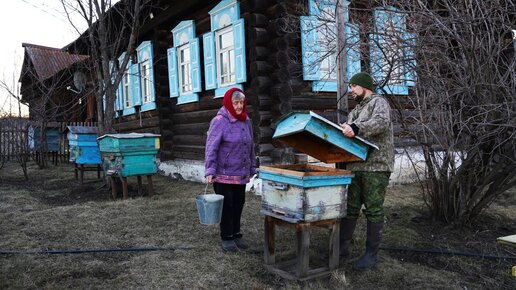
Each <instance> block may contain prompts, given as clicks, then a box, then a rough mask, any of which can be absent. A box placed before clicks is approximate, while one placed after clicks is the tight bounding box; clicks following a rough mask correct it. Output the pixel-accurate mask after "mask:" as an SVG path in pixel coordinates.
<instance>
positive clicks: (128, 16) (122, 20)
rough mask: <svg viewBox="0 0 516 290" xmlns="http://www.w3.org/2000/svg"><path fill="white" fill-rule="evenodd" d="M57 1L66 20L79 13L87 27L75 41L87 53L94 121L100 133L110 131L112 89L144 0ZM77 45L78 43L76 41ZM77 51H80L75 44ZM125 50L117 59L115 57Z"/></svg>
mask: <svg viewBox="0 0 516 290" xmlns="http://www.w3.org/2000/svg"><path fill="white" fill-rule="evenodd" d="M115 2H117V1H111V0H61V3H62V5H63V8H64V10H65V12H66V13H67V15H68V18H69V20H70V23H71V24H72V25H73V26H74V27H76V26H75V24H74V23H73V21H72V20H71V19H72V18H71V15H72V14H74V13H75V14H79V15H80V16H81V18H82V19H83V20H84V21H85V22H86V24H87V26H88V29H87V31H86V32H85V33H84V34H83V35H82V36H81V38H79V39H78V41H77V42H76V44H77V43H79V42H80V41H81V39H83V41H84V43H83V45H85V46H86V47H87V52H86V53H87V54H88V55H90V56H91V65H92V68H91V71H92V72H93V75H92V79H93V82H94V86H93V87H94V91H95V99H96V104H97V108H98V110H97V113H98V114H97V121H98V123H99V131H100V133H101V134H104V133H108V132H113V131H114V129H113V126H112V125H113V124H112V122H113V119H114V114H115V107H114V104H115V100H116V91H117V88H118V85H119V83H120V81H121V80H122V78H123V75H124V72H125V70H126V68H127V67H128V64H129V62H130V61H131V55H132V54H133V52H134V50H135V44H136V40H137V36H138V31H139V28H140V26H141V23H142V22H143V21H144V20H145V18H144V13H143V12H144V10H145V7H147V6H148V4H145V3H147V2H148V1H142V0H123V1H120V2H118V3H115ZM78 32H79V31H78ZM78 45H80V44H78ZM76 49H77V50H81V49H82V50H84V47H83V48H80V47H77V48H76ZM123 52H125V57H124V58H123V60H122V61H121V62H114V65H113V63H111V64H110V61H112V60H115V59H117V58H118V56H119V55H121V54H122V53H123Z"/></svg>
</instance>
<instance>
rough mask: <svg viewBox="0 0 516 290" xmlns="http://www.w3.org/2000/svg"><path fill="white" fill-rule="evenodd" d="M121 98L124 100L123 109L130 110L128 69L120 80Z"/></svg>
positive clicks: (130, 97) (129, 76) (131, 102)
mask: <svg viewBox="0 0 516 290" xmlns="http://www.w3.org/2000/svg"><path fill="white" fill-rule="evenodd" d="M122 96H123V99H124V108H130V107H132V106H133V100H132V94H131V75H130V72H129V70H128V69H126V70H125V72H124V76H123V78H122Z"/></svg>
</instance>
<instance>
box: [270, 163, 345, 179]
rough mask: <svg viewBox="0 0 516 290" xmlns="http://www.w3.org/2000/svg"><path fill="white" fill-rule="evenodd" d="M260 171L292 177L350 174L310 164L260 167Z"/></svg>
mask: <svg viewBox="0 0 516 290" xmlns="http://www.w3.org/2000/svg"><path fill="white" fill-rule="evenodd" d="M260 170H267V171H271V172H276V173H278V174H285V175H294V176H299V177H304V176H328V175H348V174H352V172H351V171H349V170H345V169H337V168H332V167H326V166H319V165H312V164H289V165H274V166H260Z"/></svg>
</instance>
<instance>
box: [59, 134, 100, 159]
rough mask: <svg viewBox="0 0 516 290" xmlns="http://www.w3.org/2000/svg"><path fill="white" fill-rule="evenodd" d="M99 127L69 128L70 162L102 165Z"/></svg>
mask: <svg viewBox="0 0 516 290" xmlns="http://www.w3.org/2000/svg"><path fill="white" fill-rule="evenodd" d="M98 135H99V131H98V128H97V127H84V126H68V134H67V138H68V145H69V146H70V162H74V163H75V164H100V163H101V160H100V151H99V145H98V144H97V137H98Z"/></svg>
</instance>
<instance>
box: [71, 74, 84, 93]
mask: <svg viewBox="0 0 516 290" xmlns="http://www.w3.org/2000/svg"><path fill="white" fill-rule="evenodd" d="M73 85H74V86H75V87H76V88H77V89H78V90H79V92H82V91H83V90H84V89H85V88H86V75H84V73H82V72H80V71H76V72H75V73H74V74H73Z"/></svg>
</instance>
